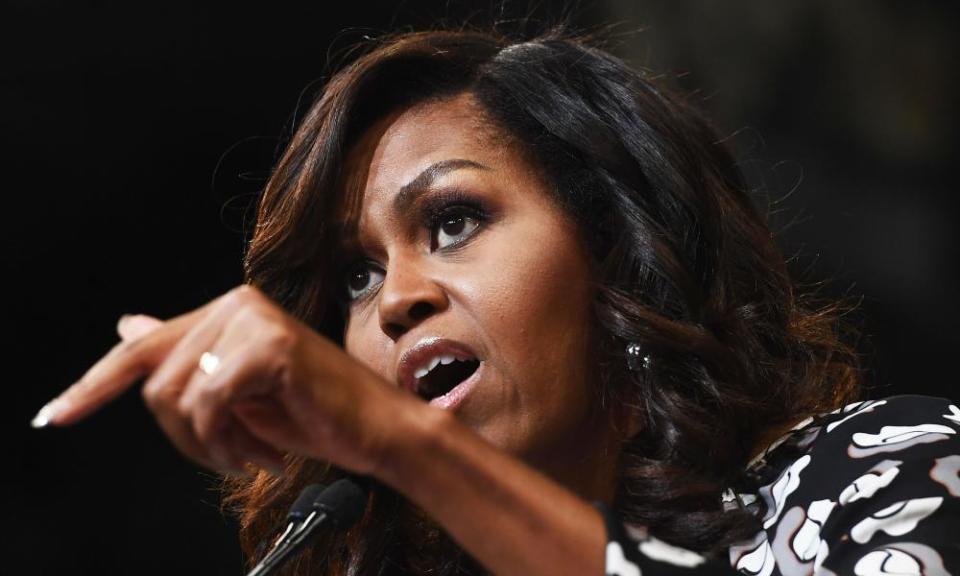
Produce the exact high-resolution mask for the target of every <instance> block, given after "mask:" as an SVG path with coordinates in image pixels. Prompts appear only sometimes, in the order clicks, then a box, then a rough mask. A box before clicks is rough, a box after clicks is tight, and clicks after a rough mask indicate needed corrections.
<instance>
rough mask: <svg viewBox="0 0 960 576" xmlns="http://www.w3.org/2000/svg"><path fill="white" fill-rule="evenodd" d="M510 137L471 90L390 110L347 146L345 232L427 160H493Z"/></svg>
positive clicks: (339, 217)
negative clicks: (484, 108)
mask: <svg viewBox="0 0 960 576" xmlns="http://www.w3.org/2000/svg"><path fill="white" fill-rule="evenodd" d="M506 142H507V139H506V138H505V135H504V134H502V132H501V131H500V130H498V129H497V128H496V127H495V126H494V125H493V123H492V122H490V121H489V120H488V118H487V116H486V114H485V113H484V112H483V110H482V108H481V107H480V105H479V104H477V103H476V102H475V100H474V99H473V98H472V96H470V95H469V94H463V95H459V96H454V97H450V98H445V99H442V100H437V101H430V102H425V103H422V104H418V105H415V106H413V107H410V108H407V109H403V110H400V111H398V112H394V113H392V114H389V115H387V116H385V117H384V118H382V119H380V120H379V121H378V122H376V123H375V124H374V125H373V126H372V127H370V128H369V129H368V130H367V131H366V132H365V133H364V134H363V135H362V136H361V138H360V139H359V140H358V141H357V142H356V143H355V144H354V145H353V146H352V147H351V149H350V150H349V151H348V154H347V159H346V162H345V164H344V172H343V177H342V179H341V181H342V184H341V186H340V188H341V189H340V199H341V201H340V202H339V208H338V210H337V220H338V221H339V222H340V224H341V226H342V230H343V232H344V235H346V236H352V235H354V234H356V233H357V231H358V229H359V227H361V226H362V225H363V219H364V217H365V215H367V214H368V213H369V212H370V211H371V209H374V208H376V209H379V208H382V207H385V206H386V205H388V203H389V202H390V200H391V199H392V198H393V196H395V195H396V194H397V192H398V191H399V190H400V189H401V188H403V186H404V185H405V184H408V183H410V182H411V181H412V180H413V179H415V178H416V177H417V176H418V175H419V174H420V173H421V172H422V171H423V170H424V169H425V168H427V167H428V166H431V165H433V164H435V163H437V162H441V161H446V160H451V159H458V160H470V161H473V162H476V163H479V164H483V165H485V166H493V165H495V164H497V163H498V162H499V160H500V159H501V158H502V155H503V153H504V150H503V149H504V147H505V146H506V145H507V144H506ZM378 211H379V210H378Z"/></svg>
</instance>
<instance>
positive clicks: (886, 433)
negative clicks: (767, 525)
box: [808, 396, 960, 467]
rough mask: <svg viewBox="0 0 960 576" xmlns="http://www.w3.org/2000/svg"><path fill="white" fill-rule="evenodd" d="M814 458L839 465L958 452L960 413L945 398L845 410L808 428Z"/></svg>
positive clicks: (895, 400)
mask: <svg viewBox="0 0 960 576" xmlns="http://www.w3.org/2000/svg"><path fill="white" fill-rule="evenodd" d="M809 432H810V436H811V438H810V439H809V442H810V446H809V452H808V453H809V456H810V459H811V462H810V463H811V464H814V460H830V461H831V462H833V463H834V464H835V463H836V462H837V461H838V460H839V461H840V462H850V463H852V465H853V466H854V467H859V464H860V463H863V462H866V461H872V460H877V459H883V458H888V457H889V458H892V457H894V456H897V455H899V456H903V457H908V458H913V457H919V458H923V457H926V456H930V455H935V454H938V453H942V452H945V451H946V452H950V451H956V449H957V444H958V442H960V408H958V407H957V405H956V404H954V403H953V402H952V401H950V400H947V399H945V398H934V397H930V396H892V397H889V398H883V399H879V400H866V401H863V402H856V403H854V404H850V405H848V406H845V407H843V408H841V409H839V410H836V411H834V412H831V413H830V414H826V415H824V416H822V417H820V418H817V419H814V421H813V422H811V423H810V424H809Z"/></svg>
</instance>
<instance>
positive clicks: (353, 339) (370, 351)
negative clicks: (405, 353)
mask: <svg viewBox="0 0 960 576" xmlns="http://www.w3.org/2000/svg"><path fill="white" fill-rule="evenodd" d="M377 342H378V340H377V338H376V334H375V333H373V332H372V330H371V327H370V323H369V322H364V321H362V319H361V320H359V321H358V320H350V321H348V322H347V326H346V328H345V329H344V333H343V347H344V349H345V350H346V352H347V354H349V355H350V356H353V357H354V358H356V359H357V360H359V361H361V362H363V363H364V364H366V365H367V366H368V367H369V368H370V369H372V370H373V371H374V372H377V373H378V374H381V375H383V376H385V377H387V378H388V379H390V381H391V382H392V381H393V377H392V375H391V374H388V373H387V372H388V371H387V370H386V366H385V365H384V362H385V358H386V357H387V356H386V354H384V352H383V351H382V350H379V349H378V347H377Z"/></svg>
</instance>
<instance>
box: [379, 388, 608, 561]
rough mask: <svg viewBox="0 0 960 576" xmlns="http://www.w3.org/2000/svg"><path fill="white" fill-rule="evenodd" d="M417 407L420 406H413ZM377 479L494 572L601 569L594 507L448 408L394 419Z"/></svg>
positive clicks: (601, 541) (599, 522)
mask: <svg viewBox="0 0 960 576" xmlns="http://www.w3.org/2000/svg"><path fill="white" fill-rule="evenodd" d="M418 412H420V411H418ZM398 428H400V430H398V433H397V435H396V436H395V438H396V439H397V441H396V442H394V443H392V444H391V446H390V448H389V450H388V451H387V453H385V454H384V458H383V461H382V465H381V467H380V469H379V470H378V476H379V477H380V479H381V480H382V481H383V482H385V483H386V484H388V485H390V486H392V487H393V488H394V489H396V490H397V491H399V492H401V493H403V494H404V495H406V496H407V497H408V498H409V499H410V500H411V501H413V502H414V503H416V504H417V505H418V506H420V507H421V508H423V509H424V510H425V511H426V512H427V513H428V514H430V515H431V516H432V517H433V518H434V519H435V520H436V521H437V522H439V523H440V524H441V525H442V526H443V527H444V528H445V529H446V530H447V532H448V533H449V534H450V535H451V536H452V537H453V538H454V539H455V540H456V541H457V542H459V543H460V545H461V546H463V548H464V549H466V550H467V551H468V552H469V553H470V554H472V555H473V556H474V557H475V558H477V559H478V560H479V561H480V562H481V563H482V564H483V565H484V566H486V567H487V568H488V569H490V570H491V571H492V572H494V573H496V574H524V575H536V574H551V575H562V574H576V575H579V576H583V575H588V574H598V575H599V574H603V570H604V547H605V543H606V532H605V529H604V525H603V519H602V517H601V515H600V514H599V512H598V511H597V510H596V509H594V508H593V507H592V506H591V505H590V504H588V503H587V502H585V501H584V500H582V499H581V498H579V497H577V496H576V495H575V494H573V493H572V492H570V491H569V490H567V489H566V488H564V487H562V486H560V485H559V484H557V483H556V482H554V481H552V480H551V479H549V478H548V477H546V476H544V475H543V474H541V473H539V472H537V471H536V470H534V469H533V468H531V467H529V466H527V465H525V464H524V463H522V462H520V461H519V460H517V459H515V458H512V457H510V456H509V455H507V454H505V453H503V452H502V451H500V450H498V449H497V448H495V447H493V446H491V445H490V444H488V443H487V442H486V441H485V440H483V439H482V438H481V437H480V436H478V435H477V434H476V433H474V432H473V431H472V430H470V429H469V428H467V427H466V426H464V425H462V424H461V423H459V422H458V421H457V420H456V418H454V417H453V416H452V415H450V414H449V413H447V412H443V411H439V410H436V409H433V408H430V407H424V410H423V411H422V413H421V414H418V415H417V416H415V417H413V418H401V419H400V421H399V423H398Z"/></svg>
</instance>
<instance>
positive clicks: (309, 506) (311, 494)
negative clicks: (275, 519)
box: [287, 484, 324, 522]
mask: <svg viewBox="0 0 960 576" xmlns="http://www.w3.org/2000/svg"><path fill="white" fill-rule="evenodd" d="M323 489H324V486H323V484H308V485H307V486H306V487H305V488H304V489H303V490H301V491H300V495H299V496H297V499H296V500H294V501H293V505H292V506H291V507H290V512H288V513H287V522H302V521H304V520H306V519H307V516H309V515H310V512H313V502H314V501H315V500H316V499H317V496H319V495H320V492H322V491H323Z"/></svg>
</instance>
